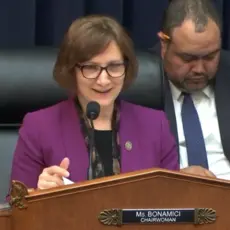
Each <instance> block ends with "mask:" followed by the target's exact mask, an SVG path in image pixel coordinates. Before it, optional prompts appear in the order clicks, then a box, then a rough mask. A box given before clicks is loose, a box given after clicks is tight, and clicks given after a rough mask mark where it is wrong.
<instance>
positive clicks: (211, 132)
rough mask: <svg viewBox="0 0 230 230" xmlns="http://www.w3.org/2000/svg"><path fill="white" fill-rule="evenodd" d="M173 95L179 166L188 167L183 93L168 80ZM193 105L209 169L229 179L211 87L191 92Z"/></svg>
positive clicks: (219, 176)
mask: <svg viewBox="0 0 230 230" xmlns="http://www.w3.org/2000/svg"><path fill="white" fill-rule="evenodd" d="M170 88H171V92H172V97H173V103H174V109H175V115H176V122H177V132H178V141H179V151H180V168H185V167H188V156H187V150H186V143H185V137H184V130H183V124H182V118H181V107H182V103H183V95H181V91H180V90H179V89H178V88H176V87H175V86H174V85H173V84H172V83H171V82H170ZM192 99H193V102H194V105H195V107H196V109H197V112H198V116H199V119H200V123H201V127H202V131H203V136H204V141H205V146H206V151H207V155H208V164H209V170H210V171H212V172H213V173H214V174H215V175H216V176H217V177H218V178H221V179H228V180H229V179H230V162H229V161H228V160H227V158H226V157H225V155H224V152H223V147H222V143H221V138H220V131H219V124H218V119H217V113H216V104H215V95H214V91H213V89H212V88H211V87H209V86H208V87H206V88H205V89H204V90H203V91H201V92H196V93H194V94H192Z"/></svg>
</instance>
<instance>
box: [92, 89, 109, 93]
mask: <svg viewBox="0 0 230 230" xmlns="http://www.w3.org/2000/svg"><path fill="white" fill-rule="evenodd" d="M111 90H112V89H107V90H96V89H93V91H95V92H96V93H100V94H106V93H109V92H110V91H111Z"/></svg>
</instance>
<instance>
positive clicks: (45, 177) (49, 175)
mask: <svg viewBox="0 0 230 230" xmlns="http://www.w3.org/2000/svg"><path fill="white" fill-rule="evenodd" d="M69 163H70V162H69V159H68V158H64V159H63V160H62V162H61V163H60V166H56V165H54V166H50V167H48V168H45V169H44V170H43V172H42V173H41V174H40V176H39V178H38V184H37V187H38V189H48V188H54V187H58V186H61V185H64V183H63V180H62V177H69V172H68V171H67V170H68V168H69Z"/></svg>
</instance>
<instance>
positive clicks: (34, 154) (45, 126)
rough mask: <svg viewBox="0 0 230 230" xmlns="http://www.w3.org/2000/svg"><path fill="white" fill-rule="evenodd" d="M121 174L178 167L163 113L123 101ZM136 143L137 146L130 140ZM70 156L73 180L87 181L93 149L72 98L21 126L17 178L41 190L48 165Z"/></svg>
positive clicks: (29, 117)
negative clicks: (41, 177)
mask: <svg viewBox="0 0 230 230" xmlns="http://www.w3.org/2000/svg"><path fill="white" fill-rule="evenodd" d="M119 136H120V145H121V172H122V173H125V172H131V171H135V170H140V169H148V168H152V167H157V168H165V169H169V170H178V169H179V165H178V153H177V147H176V142H175V140H174V138H173V136H172V134H171V133H170V128H169V125H168V121H167V119H166V116H165V114H164V113H163V112H161V111H157V110H153V109H149V108H145V107H142V106H138V105H134V104H131V103H128V102H124V101H121V108H120V131H119ZM127 141H130V142H131V143H132V149H127V148H126V147H125V143H126V142H127ZM64 157H68V158H69V159H70V166H69V172H70V177H69V179H70V180H72V181H74V182H79V181H84V180H87V169H88V162H89V159H88V153H87V149H86V145H85V143H84V139H83V135H82V133H81V130H80V122H79V118H78V114H77V111H76V108H75V105H74V101H73V100H72V99H68V100H66V101H63V102H60V103H58V104H56V105H54V106H51V107H49V108H45V109H42V110H39V111H36V112H32V113H28V114H27V115H26V116H25V118H24V120H23V124H22V126H21V128H20V130H19V138H18V142H17V146H16V149H15V153H14V158H13V165H12V175H11V180H19V181H21V182H23V183H25V185H26V186H28V187H29V188H36V187H37V181H38V177H39V175H40V173H41V172H42V170H43V169H44V168H45V167H49V166H52V165H59V164H60V162H61V161H62V159H63V158H64Z"/></svg>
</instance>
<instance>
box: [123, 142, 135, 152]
mask: <svg viewBox="0 0 230 230" xmlns="http://www.w3.org/2000/svg"><path fill="white" fill-rule="evenodd" d="M132 147H133V145H132V142H131V141H126V142H125V149H126V150H128V151H130V150H132Z"/></svg>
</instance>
